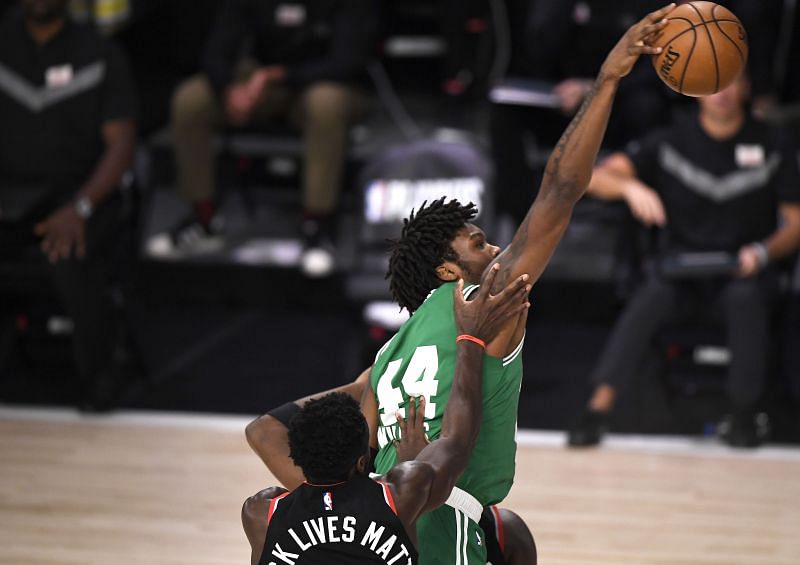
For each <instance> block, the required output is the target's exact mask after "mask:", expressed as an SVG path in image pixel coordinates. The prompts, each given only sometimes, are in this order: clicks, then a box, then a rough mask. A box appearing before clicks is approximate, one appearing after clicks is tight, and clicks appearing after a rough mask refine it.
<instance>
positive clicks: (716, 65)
mask: <svg viewBox="0 0 800 565" xmlns="http://www.w3.org/2000/svg"><path fill="white" fill-rule="evenodd" d="M688 5H689V6H691V7H692V9H693V10H694V11H695V12H697V15H698V16H699V17H700V23H701V24H703V27H704V28H705V30H706V35H707V36H708V45H709V46H710V47H711V55H712V56H713V57H714V70H715V71H716V73H717V75H716V77H715V80H714V92H719V60H718V59H717V47H716V46H715V45H714V38H713V37H711V30H710V29H708V24H709V23H711V22H707V21H706V19H705V17H703V13H702V12H701V11H700V9H699V8H698V7H697V6H695V5H694V2H689V3H688ZM711 14H712V15H713V14H714V11H713V10H712V11H711ZM698 25H699V24H698ZM696 37H697V36H695V38H696ZM691 58H692V55H691V53H690V54H689V59H690V61H691ZM686 66H687V67H688V66H689V64H688V62H687V64H686ZM684 70H685V69H684ZM681 90H683V81H681Z"/></svg>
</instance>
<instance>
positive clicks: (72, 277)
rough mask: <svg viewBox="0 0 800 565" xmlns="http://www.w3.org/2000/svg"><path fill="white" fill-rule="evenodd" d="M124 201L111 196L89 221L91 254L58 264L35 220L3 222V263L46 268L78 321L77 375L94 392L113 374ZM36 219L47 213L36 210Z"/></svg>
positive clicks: (0, 234)
mask: <svg viewBox="0 0 800 565" xmlns="http://www.w3.org/2000/svg"><path fill="white" fill-rule="evenodd" d="M121 210H122V206H121V204H120V202H119V200H118V199H117V198H112V199H111V200H109V201H107V202H106V203H104V204H103V205H101V206H99V207H98V208H97V209H96V210H95V212H94V214H93V215H92V217H91V218H90V219H89V221H88V222H87V225H86V256H85V258H83V259H75V258H70V259H66V260H61V261H58V262H57V263H55V264H50V263H48V262H47V258H46V257H45V256H44V254H42V253H41V251H39V248H38V246H39V239H38V238H37V237H35V236H34V235H33V225H34V224H35V223H36V222H34V221H30V222H28V221H25V222H21V223H19V224H16V225H10V226H9V225H5V226H4V225H2V224H0V262H2V263H3V264H4V265H22V264H27V265H31V264H34V263H36V264H39V265H41V266H42V268H43V272H45V273H47V275H48V276H49V279H50V281H51V283H52V286H53V288H54V290H55V291H56V293H57V296H58V297H59V299H60V301H61V303H62V305H63V307H64V309H65V311H66V313H67V314H68V315H69V316H70V318H72V321H73V324H74V335H73V344H74V353H75V361H76V365H77V369H78V374H79V376H80V378H81V380H82V384H83V386H84V387H85V388H86V390H87V392H88V393H89V394H90V395H91V394H93V392H94V391H96V390H97V389H99V388H103V387H108V386H109V385H110V384H111V383H110V379H112V368H113V367H112V365H113V364H112V356H113V345H114V340H115V337H116V335H117V333H116V327H115V323H114V316H113V305H112V302H111V297H110V295H109V292H108V283H109V273H110V270H111V265H112V263H113V261H114V258H115V255H117V254H118V252H119V247H120V245H119V244H120V241H121V239H120V234H121V233H122V231H123V223H122V212H121ZM35 217H36V219H37V221H41V220H42V219H44V218H46V217H47V212H44V213H37V214H36V216H35Z"/></svg>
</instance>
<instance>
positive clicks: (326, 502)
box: [322, 491, 333, 512]
mask: <svg viewBox="0 0 800 565" xmlns="http://www.w3.org/2000/svg"><path fill="white" fill-rule="evenodd" d="M322 505H323V507H324V508H325V510H327V511H328V512H332V511H333V494H332V493H331V492H330V491H329V492H326V493H325V494H323V495H322Z"/></svg>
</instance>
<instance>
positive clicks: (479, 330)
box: [453, 263, 531, 343]
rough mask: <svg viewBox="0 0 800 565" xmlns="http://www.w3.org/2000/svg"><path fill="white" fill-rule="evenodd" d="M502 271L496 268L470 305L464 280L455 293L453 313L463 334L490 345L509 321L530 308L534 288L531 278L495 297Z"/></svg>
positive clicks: (519, 280)
mask: <svg viewBox="0 0 800 565" xmlns="http://www.w3.org/2000/svg"><path fill="white" fill-rule="evenodd" d="M499 270H500V265H498V264H497V263H495V264H494V265H492V268H491V269H489V272H488V273H487V275H486V278H485V280H484V281H483V283H482V284H481V288H480V290H479V291H478V294H477V295H476V296H475V298H474V299H473V300H471V301H469V302H467V301H466V300H465V299H464V279H460V280H459V281H458V284H456V286H455V288H454V289H453V310H454V312H455V319H456V330H457V332H458V333H459V334H469V335H471V336H473V337H477V338H479V339H482V340H483V341H485V342H486V343H489V342H490V341H492V340H493V339H494V338H495V337H497V334H499V333H500V330H502V329H503V326H505V324H506V322H507V321H508V320H510V319H511V318H513V317H515V316H518V315H519V314H520V313H522V312H523V311H524V310H525V309H527V308H528V307H529V306H530V303H529V302H528V293H530V291H531V285H529V284H527V282H528V275H527V274H526V275H521V276H519V277H517V278H516V279H514V280H513V281H511V282H510V283H509V284H508V286H506V287H505V288H504V289H503V290H502V291H500V292H499V293H498V294H495V295H492V294H491V289H492V285H493V284H494V279H495V277H497V272H498V271H499Z"/></svg>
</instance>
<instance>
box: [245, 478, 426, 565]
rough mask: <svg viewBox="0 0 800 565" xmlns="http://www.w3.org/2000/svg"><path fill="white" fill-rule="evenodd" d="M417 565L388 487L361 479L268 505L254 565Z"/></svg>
mask: <svg viewBox="0 0 800 565" xmlns="http://www.w3.org/2000/svg"><path fill="white" fill-rule="evenodd" d="M350 564H359V565H361V564H374V565H416V564H417V550H416V548H415V547H414V545H413V544H412V543H411V540H409V538H408V535H407V534H406V531H405V528H404V527H403V524H402V522H400V519H399V518H398V517H397V510H396V509H395V505H394V500H393V499H392V494H391V492H390V491H389V487H388V486H387V485H386V484H385V483H382V482H379V481H375V480H373V479H370V478H369V477H366V476H363V475H357V476H355V477H353V478H352V479H350V480H348V481H346V482H343V483H337V484H334V485H312V484H309V483H303V484H302V485H300V486H299V487H297V488H296V489H295V490H294V491H292V492H290V493H286V494H284V495H281V496H279V497H276V498H274V499H273V500H272V502H271V503H270V505H269V512H268V515H267V539H266V541H265V543H264V549H263V551H262V553H261V559H260V560H259V565H350Z"/></svg>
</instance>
